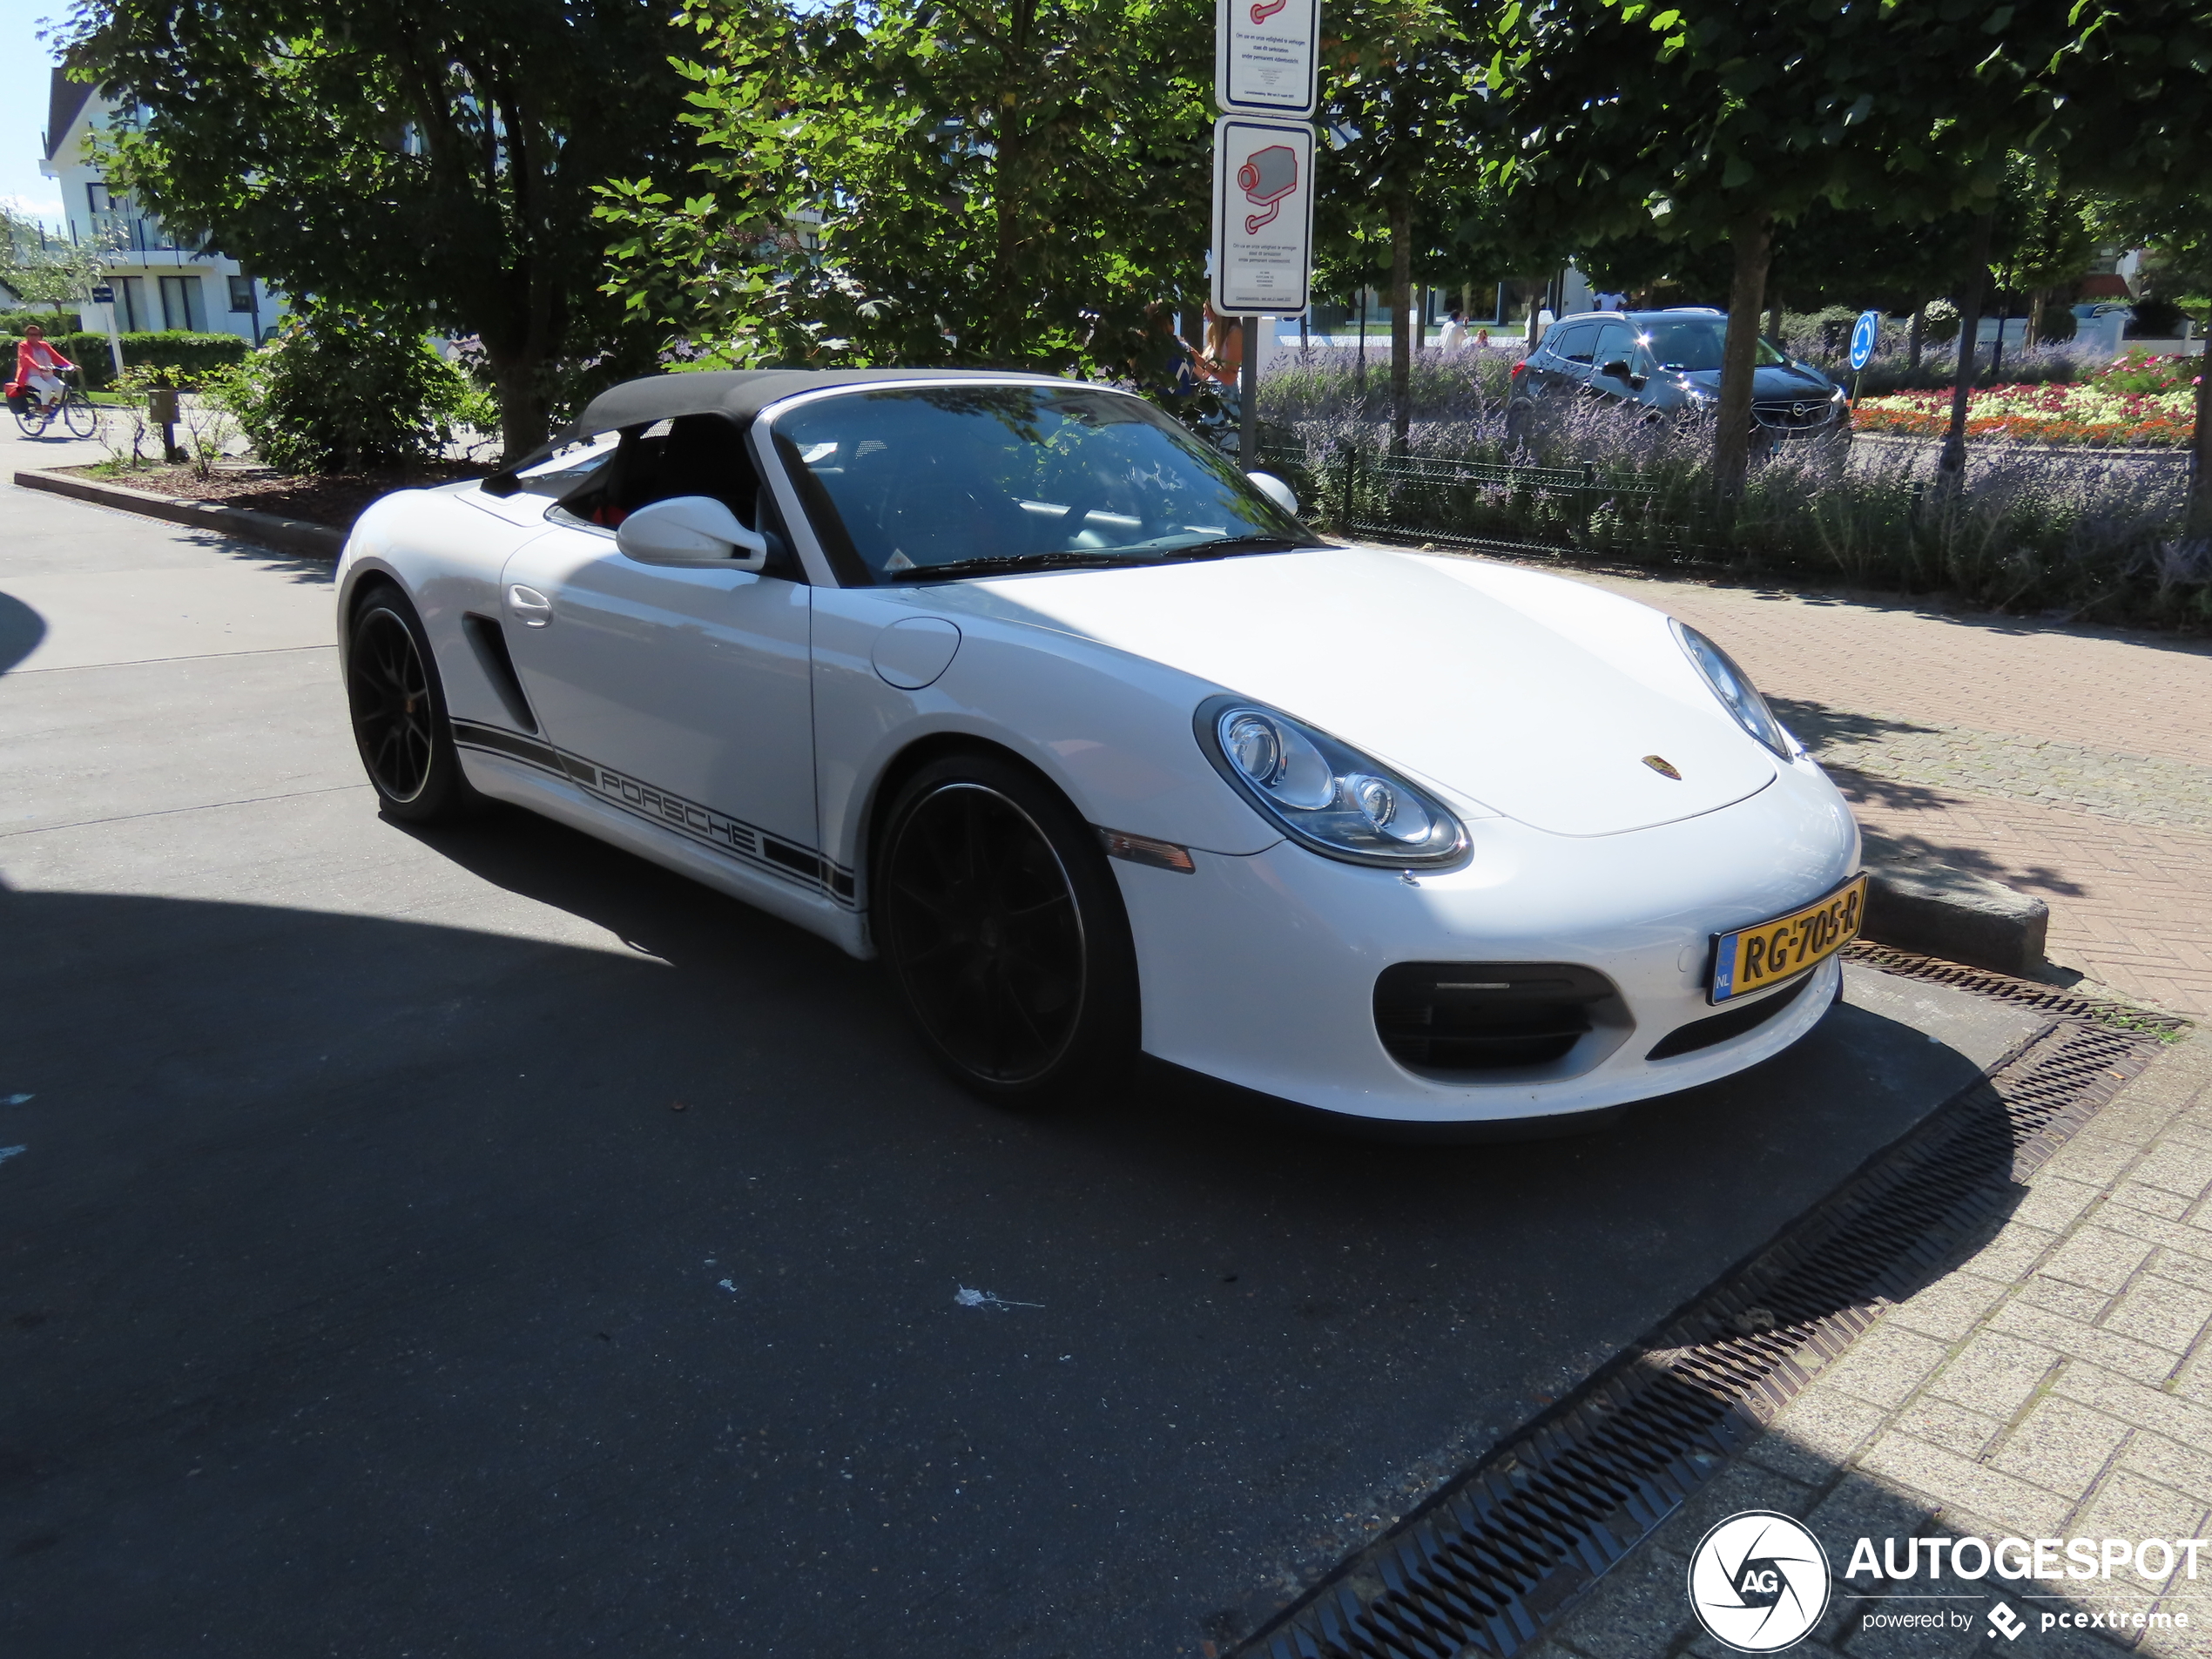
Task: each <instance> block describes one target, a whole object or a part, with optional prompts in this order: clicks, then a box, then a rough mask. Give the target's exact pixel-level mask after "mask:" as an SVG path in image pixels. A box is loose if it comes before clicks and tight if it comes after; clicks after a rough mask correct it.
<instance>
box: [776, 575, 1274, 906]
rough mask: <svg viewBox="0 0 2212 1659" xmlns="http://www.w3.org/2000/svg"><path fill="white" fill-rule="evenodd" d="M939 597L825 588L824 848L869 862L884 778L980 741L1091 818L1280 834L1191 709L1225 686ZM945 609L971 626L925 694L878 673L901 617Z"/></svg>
mask: <svg viewBox="0 0 2212 1659" xmlns="http://www.w3.org/2000/svg"><path fill="white" fill-rule="evenodd" d="M929 600H930V596H929V594H928V593H927V592H925V591H912V592H895V591H894V592H887V591H884V590H876V589H866V590H835V589H817V590H815V606H814V648H813V675H814V744H815V789H816V792H817V796H818V799H819V808H820V813H821V826H822V841H823V850H824V851H825V852H826V853H828V854H829V856H830V857H831V858H833V859H834V860H836V861H837V862H838V863H840V864H841V865H844V866H846V867H848V868H854V869H857V868H859V867H860V866H861V864H862V863H863V861H864V860H863V857H862V855H863V853H864V852H865V850H866V849H865V846H864V844H863V843H864V839H865V836H866V834H867V820H868V813H869V812H870V810H871V807H872V805H873V798H874V794H875V791H876V787H877V785H878V784H879V782H880V779H882V778H883V776H884V775H885V773H886V772H887V770H888V769H889V768H890V767H891V765H893V763H894V761H895V760H896V759H898V757H899V756H900V754H901V753H903V752H905V751H906V750H907V749H908V748H910V747H912V746H913V745H914V744H916V743H919V742H922V741H924V740H926V739H928V738H934V737H941V736H947V735H957V736H964V737H971V738H977V739H979V740H981V741H984V742H988V743H991V744H995V745H998V746H1000V747H1001V748H1004V749H1007V750H1008V751H1010V752H1013V753H1014V754H1015V755H1018V756H1019V757H1020V758H1021V759H1023V760H1025V761H1027V762H1028V764H1029V765H1033V766H1035V768H1036V769H1037V770H1038V771H1039V772H1042V773H1043V774H1044V775H1045V776H1046V777H1048V778H1049V779H1051V780H1052V781H1053V783H1054V784H1055V786H1057V787H1058V788H1059V789H1060V790H1061V792H1062V793H1064V794H1065V795H1066V796H1067V797H1068V799H1069V800H1070V801H1071V802H1073V803H1074V805H1075V807H1076V811H1078V812H1079V813H1082V815H1083V816H1084V817H1085V818H1086V819H1089V821H1090V822H1092V823H1094V824H1097V825H1101V826H1106V827H1109V828H1113V829H1118V830H1126V831H1129V832H1130V833H1132V834H1136V835H1146V836H1151V837H1154V838H1156V839H1157V840H1167V841H1174V842H1176V843H1177V844H1178V845H1181V846H1191V847H1198V848H1203V849H1204V850H1206V851H1208V852H1214V853H1236V854H1245V853H1258V852H1260V851H1262V850H1263V849H1264V848H1266V847H1268V846H1272V845H1273V844H1274V843H1275V842H1276V841H1278V840H1280V839H1282V838H1281V836H1280V835H1279V834H1278V833H1276V832H1275V831H1274V830H1273V829H1272V827H1271V826H1269V825H1268V824H1266V823H1265V822H1264V821H1263V820H1262V819H1261V818H1260V817H1259V815H1258V813H1255V812H1254V811H1253V810H1252V809H1251V807H1250V806H1247V805H1245V803H1244V800H1243V799H1241V798H1239V797H1238V795H1237V794H1236V793H1235V792H1233V791H1232V790H1231V789H1230V787H1229V786H1227V785H1226V784H1224V782H1223V781H1222V780H1221V778H1220V775H1219V774H1218V773H1217V772H1215V771H1214V769H1213V767H1212V765H1211V764H1210V763H1209V762H1208V761H1207V760H1206V758H1205V757H1204V755H1203V754H1202V753H1201V752H1199V749H1198V745H1197V739H1196V738H1194V737H1193V736H1192V733H1191V729H1190V718H1191V712H1192V711H1193V710H1195V709H1196V708H1197V705H1199V704H1200V703H1201V702H1203V701H1204V699H1205V698H1208V697H1210V696H1212V695H1213V694H1214V693H1216V692H1217V691H1222V690H1224V687H1221V686H1217V685H1213V684H1211V682H1209V681H1206V680H1203V679H1200V678H1197V677H1196V676H1193V675H1190V674H1186V673H1184V672H1182V671H1179V670H1175V669H1170V668H1166V667H1163V666H1162V665H1161V664H1157V663H1154V662H1151V661H1150V660H1148V659H1146V658H1139V657H1135V656H1132V655H1130V654H1129V653H1127V652H1124V651H1116V650H1114V649H1113V648H1112V647H1110V646H1105V645H1101V644H1096V643H1095V642H1093V641H1089V640H1084V639H1080V638H1076V637H1072V636H1070V635H1068V634H1065V633H1061V632H1057V631H1052V630H1049V629H1044V628H1039V627H1035V626H1032V625H1029V624H1023V623H1019V622H1010V621H1006V620H1003V619H1000V618H995V617H978V616H975V615H973V614H971V613H968V612H966V611H964V610H957V609H953V608H950V607H948V608H945V609H942V610H937V609H934V608H933V607H932V606H931V604H930V603H929ZM927 616H941V617H943V619H945V620H947V621H949V622H951V623H953V624H954V626H956V627H958V628H959V629H960V631H961V642H960V647H959V650H958V651H956V652H955V653H954V657H953V660H952V664H951V665H950V666H949V667H948V668H947V669H946V670H945V671H944V672H943V673H942V674H941V676H940V677H939V678H937V679H936V680H934V682H933V683H931V684H930V685H926V686H923V687H921V689H919V690H912V691H907V690H901V689H900V688H899V687H897V686H894V685H890V684H888V683H887V681H886V680H885V679H884V678H882V676H880V674H878V673H877V672H876V670H875V666H874V663H873V648H874V645H875V642H876V638H877V636H878V635H880V633H881V632H882V631H883V630H884V629H885V628H886V627H887V626H888V625H889V624H892V623H894V622H896V621H900V620H901V619H906V618H912V617H927Z"/></svg>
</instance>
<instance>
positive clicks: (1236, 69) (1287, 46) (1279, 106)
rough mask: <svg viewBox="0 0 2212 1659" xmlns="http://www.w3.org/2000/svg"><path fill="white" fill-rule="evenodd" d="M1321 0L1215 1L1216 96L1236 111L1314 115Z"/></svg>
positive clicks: (1254, 113)
mask: <svg viewBox="0 0 2212 1659" xmlns="http://www.w3.org/2000/svg"><path fill="white" fill-rule="evenodd" d="M1320 45H1321V0H1214V24H1213V98H1214V102H1215V103H1216V104H1217V105H1219V106H1220V107H1221V108H1222V109H1224V110H1226V111H1229V112H1230V113H1231V115H1311V114H1312V113H1313V110H1314V105H1315V103H1316V100H1317V99H1318V96H1319V91H1320V80H1319V67H1320Z"/></svg>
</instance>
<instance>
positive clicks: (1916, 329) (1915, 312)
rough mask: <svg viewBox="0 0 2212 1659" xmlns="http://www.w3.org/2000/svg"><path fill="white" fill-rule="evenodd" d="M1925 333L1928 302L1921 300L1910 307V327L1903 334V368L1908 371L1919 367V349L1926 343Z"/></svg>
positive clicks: (1926, 330)
mask: <svg viewBox="0 0 2212 1659" xmlns="http://www.w3.org/2000/svg"><path fill="white" fill-rule="evenodd" d="M1927 332H1928V302H1927V301H1926V300H1921V301H1920V303H1919V304H1918V305H1916V306H1914V307H1912V327H1911V328H1910V329H1908V330H1907V331H1906V332H1905V368H1909V369H1910V368H1919V367H1920V347H1921V346H1922V345H1923V344H1924V343H1925V341H1926V338H1927Z"/></svg>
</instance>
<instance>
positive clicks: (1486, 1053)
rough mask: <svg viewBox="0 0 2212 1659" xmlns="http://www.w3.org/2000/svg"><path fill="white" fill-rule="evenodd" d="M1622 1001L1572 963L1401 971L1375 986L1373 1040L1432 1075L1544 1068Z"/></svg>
mask: <svg viewBox="0 0 2212 1659" xmlns="http://www.w3.org/2000/svg"><path fill="white" fill-rule="evenodd" d="M1617 995H1618V993H1617V992H1616V991H1615V988H1614V986H1613V981H1610V980H1608V979H1607V978H1606V977H1605V975H1604V974H1601V973H1599V972H1598V971H1597V970H1596V969H1595V968H1581V967H1578V966H1576V965H1575V964H1574V963H1572V962H1399V964H1398V965H1397V966H1395V967H1393V968H1385V969H1384V970H1383V971H1382V974H1381V976H1380V977H1379V978H1378V979H1377V980H1376V981H1375V1032H1376V1035H1379V1037H1381V1038H1382V1043H1383V1047H1384V1048H1386V1049H1388V1050H1390V1054H1391V1057H1392V1058H1393V1059H1394V1060H1396V1061H1397V1062H1399V1064H1400V1065H1402V1066H1405V1067H1406V1068H1407V1069H1411V1070H1413V1071H1418V1072H1422V1073H1426V1074H1428V1075H1431V1076H1447V1077H1449V1076H1463V1075H1465V1074H1467V1073H1469V1072H1486V1071H1508V1070H1515V1069H1521V1068H1523V1067H1528V1066H1545V1065H1549V1064H1550V1063H1552V1062H1554V1061H1556V1060H1559V1059H1561V1058H1562V1057H1563V1056H1564V1055H1566V1054H1567V1052H1568V1050H1569V1049H1573V1048H1574V1047H1575V1044H1576V1043H1578V1042H1581V1040H1582V1038H1583V1037H1584V1036H1585V1035H1588V1033H1589V1031H1590V1030H1591V1028H1592V1026H1593V1014H1594V1010H1595V1009H1596V1008H1597V1006H1598V1005H1599V1004H1600V1003H1603V1002H1607V1001H1611V1000H1613V999H1614V998H1615V997H1616V996H1617Z"/></svg>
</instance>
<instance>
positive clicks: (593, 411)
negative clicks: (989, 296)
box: [482, 368, 1054, 496]
mask: <svg viewBox="0 0 2212 1659" xmlns="http://www.w3.org/2000/svg"><path fill="white" fill-rule="evenodd" d="M1053 378H1054V377H1053V376H1051V375H1044V374H1033V373H1031V372H1029V371H1028V370H1026V369H1018V368H711V369H701V370H699V371H698V372H697V373H694V374H653V375H649V376H648V377H647V378H645V379H644V380H637V381H624V382H623V383H622V384H621V385H619V386H613V387H610V388H607V389H606V390H605V391H604V392H602V393H600V394H599V395H598V396H597V397H595V398H593V399H592V400H591V401H590V403H588V404H586V405H585V406H584V410H583V414H582V415H578V416H577V418H576V419H575V420H573V421H570V422H569V424H568V425H567V426H565V427H563V428H562V429H561V430H560V431H559V432H556V433H555V434H554V435H553V436H552V438H551V439H550V440H549V441H548V442H545V443H544V444H543V445H541V446H540V447H539V448H536V449H535V450H533V451H532V452H531V453H530V454H529V455H524V456H523V458H522V459H521V460H520V461H517V462H514V463H513V464H512V465H510V466H508V467H505V468H502V469H501V470H500V471H498V472H496V473H494V474H492V475H491V476H490V477H489V478H487V479H485V480H484V482H483V484H482V488H483V489H486V490H488V491H489V492H490V493H491V494H492V495H495V496H511V495H513V494H514V493H515V491H516V489H518V488H519V487H520V486H519V484H518V482H517V481H516V474H517V473H520V472H522V471H523V469H526V468H529V467H534V466H536V464H537V463H538V462H541V461H544V460H547V459H550V457H551V456H552V455H554V454H555V453H556V451H558V450H560V449H561V448H564V447H565V446H567V445H569V444H571V443H580V442H583V440H585V439H587V438H592V437H597V435H599V434H600V433H602V432H619V431H621V430H623V429H624V428H626V427H635V426H651V424H652V423H653V422H654V421H672V420H674V419H676V418H677V417H678V415H724V416H726V417H727V418H728V419H730V420H732V421H738V422H739V423H740V424H742V423H745V422H747V421H751V420H752V417H753V416H754V415H758V414H759V413H760V411H761V410H762V409H764V408H766V407H767V406H768V405H769V404H771V403H773V402H774V401H776V400H777V399H778V398H783V397H792V396H795V395H798V394H799V393H800V392H812V391H816V390H819V389H820V388H825V387H831V386H873V385H894V384H896V383H897V382H898V381H948V380H950V381H1009V380H1011V381H1051V380H1052V379H1053Z"/></svg>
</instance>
